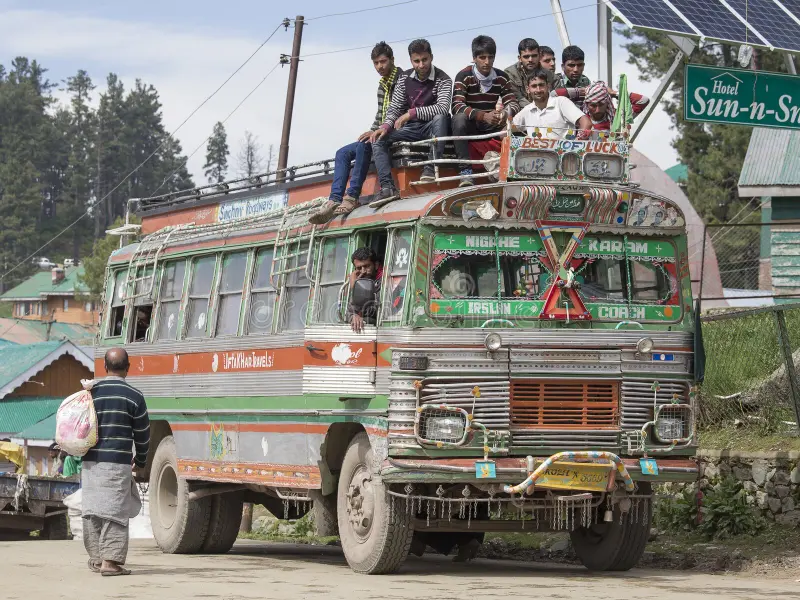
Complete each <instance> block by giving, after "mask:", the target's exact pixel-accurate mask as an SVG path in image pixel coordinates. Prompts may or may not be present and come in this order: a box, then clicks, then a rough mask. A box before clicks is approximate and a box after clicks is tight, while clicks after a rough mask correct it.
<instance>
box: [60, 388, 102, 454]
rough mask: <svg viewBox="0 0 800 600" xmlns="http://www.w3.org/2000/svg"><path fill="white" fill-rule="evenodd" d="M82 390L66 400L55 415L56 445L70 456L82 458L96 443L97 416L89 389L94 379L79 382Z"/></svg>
mask: <svg viewBox="0 0 800 600" xmlns="http://www.w3.org/2000/svg"><path fill="white" fill-rule="evenodd" d="M81 385H82V386H83V390H81V391H80V392H76V393H74V394H72V395H71V396H69V397H68V398H66V399H65V400H64V401H63V402H62V403H61V406H59V407H58V412H57V413H56V443H57V444H58V445H59V446H60V447H61V449H62V450H63V451H64V452H66V453H67V454H70V455H72V456H83V455H84V454H86V453H87V452H88V451H89V448H91V447H93V446H94V445H95V444H96V443H97V414H96V413H95V411H94V400H93V399H92V393H91V391H90V390H91V389H92V387H93V386H94V379H83V380H81Z"/></svg>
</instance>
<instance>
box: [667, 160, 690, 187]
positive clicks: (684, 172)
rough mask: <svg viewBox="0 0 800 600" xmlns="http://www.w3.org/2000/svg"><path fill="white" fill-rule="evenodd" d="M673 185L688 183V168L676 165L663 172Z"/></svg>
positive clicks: (679, 164)
mask: <svg viewBox="0 0 800 600" xmlns="http://www.w3.org/2000/svg"><path fill="white" fill-rule="evenodd" d="M664 173H666V174H667V175H669V176H670V178H671V179H672V181H674V182H675V183H686V182H687V181H689V167H687V166H686V165H684V164H681V163H678V164H677V165H674V166H672V167H670V168H669V169H667V170H666V171H664Z"/></svg>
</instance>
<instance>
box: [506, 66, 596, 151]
mask: <svg viewBox="0 0 800 600" xmlns="http://www.w3.org/2000/svg"><path fill="white" fill-rule="evenodd" d="M528 96H529V97H530V98H531V103H530V104H528V105H527V106H526V107H525V108H523V109H522V110H521V111H520V112H519V113H517V115H516V116H515V117H514V125H516V126H517V128H518V129H522V130H524V131H525V132H526V133H527V134H528V135H533V134H534V131H535V128H537V127H538V128H539V133H540V134H541V135H542V137H547V138H551V139H554V138H563V137H564V136H565V134H566V133H567V130H569V129H579V130H585V132H586V133H583V132H578V137H579V138H580V137H586V136H587V135H588V133H589V131H590V130H591V129H592V119H591V118H590V117H589V116H588V115H585V114H584V113H583V111H582V110H581V109H579V108H578V107H577V106H575V104H573V103H572V101H571V100H570V99H569V98H564V97H563V96H555V97H554V96H550V86H549V85H548V83H547V71H545V70H544V69H537V70H536V71H534V72H533V73H532V74H531V77H530V79H529V80H528ZM548 129H549V130H550V131H548Z"/></svg>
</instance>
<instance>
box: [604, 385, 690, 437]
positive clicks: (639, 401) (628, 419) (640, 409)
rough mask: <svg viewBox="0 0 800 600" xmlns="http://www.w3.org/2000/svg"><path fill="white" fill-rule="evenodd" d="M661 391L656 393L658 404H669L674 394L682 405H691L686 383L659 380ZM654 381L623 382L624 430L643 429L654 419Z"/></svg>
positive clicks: (622, 425)
mask: <svg viewBox="0 0 800 600" xmlns="http://www.w3.org/2000/svg"><path fill="white" fill-rule="evenodd" d="M659 385H660V386H661V389H660V390H659V391H658V392H655V395H656V400H655V401H656V402H657V403H658V404H669V403H671V402H672V398H673V395H674V394H678V400H679V402H681V403H682V404H688V403H689V384H688V382H686V381H675V380H672V381H664V380H659ZM653 394H654V392H653V380H641V381H639V380H630V379H628V380H625V381H623V382H622V419H621V423H620V425H621V427H622V429H641V428H642V426H643V425H644V424H645V423H647V422H648V421H651V420H652V419H653Z"/></svg>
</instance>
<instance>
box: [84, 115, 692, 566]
mask: <svg viewBox="0 0 800 600" xmlns="http://www.w3.org/2000/svg"><path fill="white" fill-rule="evenodd" d="M508 133H510V132H508ZM532 133H533V135H530V136H515V135H508V136H505V133H503V132H501V134H499V135H498V140H497V146H498V147H499V151H497V152H494V153H489V154H487V155H486V156H485V157H484V159H483V160H480V161H478V160H475V161H472V162H473V164H475V166H476V168H477V167H478V166H480V167H482V168H483V170H482V171H481V172H480V173H479V174H476V181H477V185H474V186H470V187H456V186H457V184H458V180H459V178H458V175H457V173H458V172H457V171H456V170H455V168H454V166H455V164H456V161H455V159H454V157H453V156H454V155H453V154H452V152H450V151H449V150H448V151H447V152H446V153H445V157H444V158H443V159H440V160H437V161H436V162H435V175H436V180H435V181H434V182H425V183H423V182H420V181H418V179H419V175H420V168H421V167H422V166H424V165H425V164H430V163H428V162H427V161H426V156H427V150H426V144H427V142H415V143H404V144H398V145H397V146H396V147H395V148H394V156H393V161H394V162H393V166H394V176H395V178H396V180H397V181H398V184H399V188H400V192H401V198H400V199H399V200H396V201H394V202H391V203H389V204H387V205H385V206H382V207H380V208H370V207H369V206H368V205H366V204H365V205H362V206H360V207H358V208H357V209H356V210H355V211H354V212H352V213H351V214H349V215H346V216H344V217H336V218H335V219H334V220H332V221H331V222H330V223H328V224H326V225H323V226H313V225H309V224H308V217H309V215H310V214H311V213H312V212H313V211H314V210H315V209H316V208H317V207H318V206H319V205H320V203H321V202H323V201H324V196H326V195H327V188H328V187H329V185H330V180H331V177H330V162H331V161H328V162H322V163H316V164H309V165H303V166H301V167H296V168H291V169H288V170H285V171H281V172H278V173H273V174H268V175H266V176H263V177H256V178H250V179H247V180H239V181H232V182H227V183H226V184H221V185H219V186H214V187H210V188H208V189H205V190H197V191H193V192H192V193H189V194H185V195H174V196H161V197H155V198H149V199H143V200H138V201H136V202H135V203H133V204H134V205H135V210H136V212H137V213H138V215H139V216H140V217H141V219H142V223H141V231H140V232H139V233H140V236H141V237H140V239H139V241H137V242H134V243H130V244H127V245H122V247H121V248H120V249H119V250H118V251H116V252H114V253H113V255H112V256H111V259H110V261H109V265H108V276H107V282H106V301H105V305H104V308H103V315H102V324H101V332H100V335H99V344H98V348H97V356H96V358H97V362H96V369H97V372H98V374H99V375H102V374H103V361H102V355H103V353H104V351H105V349H107V348H108V347H110V346H123V347H125V348H126V349H127V351H128V353H129V355H130V357H131V370H130V374H129V381H130V383H131V384H132V385H134V386H136V387H137V388H139V389H141V390H142V392H143V393H144V394H145V396H146V399H147V404H148V407H149V410H150V415H151V419H152V442H151V447H150V453H149V456H148V463H147V469H146V473H145V477H146V478H147V479H148V480H149V494H150V511H151V519H152V527H153V533H154V536H155V538H156V541H157V543H158V545H159V546H160V547H161V549H162V550H163V551H164V552H225V551H227V550H228V549H229V548H230V547H231V546H232V544H233V542H234V540H235V538H236V535H237V531H238V529H239V523H240V519H241V514H242V506H243V503H244V502H251V503H257V504H263V505H264V506H265V507H266V508H267V509H269V510H270V511H271V512H273V513H274V514H275V515H276V516H278V517H279V518H282V519H284V518H288V519H296V518H299V517H301V516H302V515H304V514H306V513H307V512H309V511H311V512H312V514H313V518H314V520H315V523H316V527H317V530H318V531H319V532H320V533H324V534H338V535H339V536H340V539H341V544H342V548H343V551H344V555H345V557H346V559H347V561H348V563H349V565H350V566H351V567H352V568H353V569H354V570H355V571H358V572H362V573H386V572H391V571H393V570H395V569H397V568H398V567H399V566H400V565H401V564H402V563H403V561H404V560H405V559H406V557H407V556H408V555H409V553H415V554H418V555H421V554H422V553H424V552H425V550H426V549H430V548H433V549H435V550H438V551H441V552H445V553H448V552H450V551H452V550H454V549H457V551H458V552H459V554H462V555H465V556H466V557H467V558H468V557H469V555H470V553H471V552H472V553H474V548H475V547H476V546H477V544H479V543H480V542H481V541H482V540H483V536H484V534H485V533H486V532H493V531H534V532H535V531H565V532H568V533H569V535H570V537H571V540H572V545H573V547H574V549H575V552H576V553H577V556H578V557H579V558H580V560H581V561H582V563H583V564H584V565H585V566H586V567H588V568H590V569H594V570H612V571H614V570H626V569H630V568H631V567H633V566H634V565H635V564H636V563H637V561H638V560H639V558H640V557H641V555H642V553H643V551H644V547H645V543H646V541H647V538H648V535H649V531H650V523H651V519H652V498H653V486H654V485H655V484H658V483H662V482H667V481H690V480H693V479H695V478H696V477H697V466H696V464H695V462H694V461H693V457H694V454H695V450H696V438H695V427H694V422H695V399H694V391H693V390H694V388H693V384H694V373H695V372H696V370H697V369H696V367H695V364H694V362H695V334H696V333H697V332H696V324H695V311H694V308H693V305H692V293H691V282H690V276H689V263H688V258H687V237H686V227H685V222H684V215H683V214H682V212H681V210H680V209H679V207H678V206H677V205H676V204H675V203H674V202H673V201H671V200H670V199H669V198H665V197H663V196H661V195H659V193H658V190H645V189H641V188H640V187H638V186H637V185H635V184H633V183H631V180H630V172H631V168H632V165H630V164H629V151H630V145H629V143H628V137H627V134H624V133H621V134H617V133H608V132H600V133H595V134H594V135H595V136H596V137H595V138H594V139H588V140H581V139H577V137H576V136H575V135H574V132H556V133H554V132H552V131H549V130H548V131H538V130H537V131H534V132H532ZM559 133H561V134H563V135H559ZM600 136H602V137H600ZM479 137H483V138H486V137H487V136H479ZM440 141H441V140H440ZM446 141H447V142H448V148H449V143H450V141H451V140H446ZM471 141H472V142H480V141H481V140H478V139H475V140H471ZM448 161H450V164H448ZM276 177H277V179H276ZM376 188H377V182H376V180H375V176H374V174H370V176H369V178H368V180H367V182H366V184H365V187H364V194H365V199H366V200H369V196H370V194H372V193H373V191H375V190H376ZM131 230H132V228H125V229H124V230H123V231H120V232H119V233H125V234H128V233H130V232H131ZM359 248H369V249H371V250H372V251H373V253H374V255H376V256H377V257H378V260H379V262H380V264H381V266H382V268H381V269H380V271H379V273H380V280H379V281H375V280H368V281H364V280H357V281H354V280H353V279H352V278H351V277H350V274H351V272H352V268H353V267H352V261H351V256H352V254H353V252H354V251H355V250H356V249H359ZM375 294H377V295H378V298H377V309H376V311H375V312H376V318H375V320H374V323H372V324H367V325H365V326H364V327H363V330H361V331H358V332H356V331H354V330H353V329H354V328H353V327H351V324H350V323H349V319H348V306H349V305H350V304H352V303H353V302H354V301H356V296H358V297H364V296H365V295H366V296H370V295H375ZM698 354H699V352H698Z"/></svg>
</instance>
